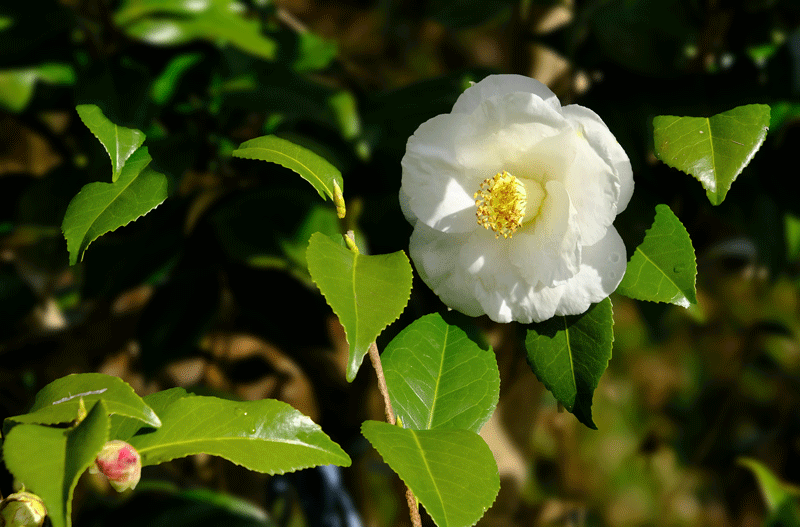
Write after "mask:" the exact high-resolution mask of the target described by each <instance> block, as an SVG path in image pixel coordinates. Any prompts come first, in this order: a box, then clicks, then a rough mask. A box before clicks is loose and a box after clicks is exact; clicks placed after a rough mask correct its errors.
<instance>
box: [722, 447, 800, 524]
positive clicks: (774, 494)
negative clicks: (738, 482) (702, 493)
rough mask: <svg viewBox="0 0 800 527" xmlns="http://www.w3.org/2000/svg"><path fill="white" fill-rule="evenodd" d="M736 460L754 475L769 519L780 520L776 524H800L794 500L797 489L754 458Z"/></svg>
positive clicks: (798, 511)
mask: <svg viewBox="0 0 800 527" xmlns="http://www.w3.org/2000/svg"><path fill="white" fill-rule="evenodd" d="M736 461H737V463H738V464H739V465H741V466H743V467H745V468H748V469H750V471H751V472H752V473H753V475H754V476H755V477H756V481H758V486H759V487H760V488H761V495H762V496H763V497H764V501H765V502H766V504H767V510H768V511H769V512H770V514H769V516H770V518H769V519H771V520H773V522H775V520H782V522H775V523H776V524H777V525H792V526H796V525H800V510H798V507H797V503H796V501H795V500H796V498H797V496H798V489H797V488H794V487H791V486H790V485H788V484H786V483H784V482H782V481H780V480H779V479H778V478H777V477H776V476H775V474H773V472H772V471H771V470H770V469H769V468H767V467H766V466H765V465H764V464H763V463H761V462H760V461H758V460H756V459H753V458H748V457H740V458H738V459H737V460H736ZM773 522H770V521H768V522H767V524H768V525H771V524H772V523H773Z"/></svg>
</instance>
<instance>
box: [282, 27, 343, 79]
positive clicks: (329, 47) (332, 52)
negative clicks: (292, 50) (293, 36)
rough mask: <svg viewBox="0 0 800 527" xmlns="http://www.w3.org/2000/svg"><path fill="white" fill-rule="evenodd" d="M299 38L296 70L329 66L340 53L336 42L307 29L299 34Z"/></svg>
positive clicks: (318, 68)
mask: <svg viewBox="0 0 800 527" xmlns="http://www.w3.org/2000/svg"><path fill="white" fill-rule="evenodd" d="M297 38H298V40H299V42H298V50H297V59H295V61H294V64H292V66H293V67H294V69H295V71H311V70H320V69H322V68H325V67H326V66H328V64H330V63H331V61H332V60H333V59H334V58H335V57H336V53H338V49H337V45H336V42H335V41H333V40H328V39H326V38H322V37H320V36H319V35H316V34H314V33H312V32H310V31H305V32H303V33H300V34H299V35H297Z"/></svg>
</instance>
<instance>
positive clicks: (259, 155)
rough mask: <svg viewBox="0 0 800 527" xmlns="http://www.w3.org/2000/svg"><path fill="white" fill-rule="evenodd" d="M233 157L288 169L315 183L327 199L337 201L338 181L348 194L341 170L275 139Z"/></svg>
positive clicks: (258, 141) (250, 144)
mask: <svg viewBox="0 0 800 527" xmlns="http://www.w3.org/2000/svg"><path fill="white" fill-rule="evenodd" d="M233 156H234V157H241V158H244V159H258V160H261V161H268V162H270V163H277V164H279V165H281V166H282V167H286V168H288V169H289V170H292V171H294V172H296V173H297V174H298V175H299V176H300V177H302V178H303V179H305V180H306V181H308V182H309V183H311V185H312V186H313V187H314V188H315V189H317V192H319V195H320V197H321V198H323V199H326V198H330V199H333V183H334V181H335V182H336V183H337V184H338V185H339V188H340V189H342V190H344V182H343V181H342V173H341V172H339V169H337V168H336V167H335V166H333V165H331V164H330V163H328V162H327V161H326V160H325V159H323V158H322V157H320V156H318V155H317V154H315V153H314V152H312V151H311V150H309V149H307V148H303V147H302V146H300V145H296V144H294V143H292V142H291V141H287V140H286V139H281V138H280V137H276V136H274V135H267V136H264V137H256V138H255V139H251V140H249V141H245V142H244V143H242V144H241V145H239V148H237V149H236V150H234V151H233Z"/></svg>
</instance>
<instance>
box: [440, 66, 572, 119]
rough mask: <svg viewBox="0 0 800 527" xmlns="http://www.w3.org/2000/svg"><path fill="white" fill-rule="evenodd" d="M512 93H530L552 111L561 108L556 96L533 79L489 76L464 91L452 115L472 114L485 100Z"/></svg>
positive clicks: (519, 76) (518, 76) (516, 76)
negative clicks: (550, 107) (551, 108)
mask: <svg viewBox="0 0 800 527" xmlns="http://www.w3.org/2000/svg"><path fill="white" fill-rule="evenodd" d="M514 92H521V93H532V94H534V95H536V96H537V97H538V98H539V99H541V100H543V101H544V102H546V103H547V104H548V105H549V106H552V107H553V108H554V109H556V110H557V109H559V108H561V103H560V102H558V97H556V94H555V93H553V92H552V91H550V88H548V87H547V86H545V85H544V84H542V83H541V82H539V81H537V80H535V79H531V78H530V77H524V76H522V75H490V76H488V77H486V78H485V79H483V80H482V81H480V82H478V83H476V84H474V85H472V86H470V87H469V88H467V89H466V90H464V93H462V94H461V95H460V96H459V97H458V100H457V101H456V104H455V105H454V106H453V113H472V112H473V111H475V109H476V108H477V107H478V106H479V105H480V104H481V102H483V101H485V100H486V99H488V98H490V97H498V96H502V95H508V94H509V93H514Z"/></svg>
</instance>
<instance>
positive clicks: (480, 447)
mask: <svg viewBox="0 0 800 527" xmlns="http://www.w3.org/2000/svg"><path fill="white" fill-rule="evenodd" d="M361 433H362V434H364V437H366V438H367V439H368V440H369V442H370V443H372V446H373V447H375V450H377V451H378V453H379V454H380V455H381V456H383V460H384V461H386V463H387V464H388V465H389V466H390V467H391V468H392V470H394V471H395V472H397V474H398V475H399V476H400V479H402V480H403V482H404V483H405V484H406V485H407V486H408V488H410V489H411V490H412V491H413V492H414V495H415V496H416V497H417V499H418V500H419V501H420V503H422V504H423V505H424V506H425V510H427V511H428V514H430V515H431V518H433V521H434V522H436V525H438V526H439V527H468V526H470V525H475V523H476V522H477V521H478V520H479V519H480V518H481V516H483V514H484V513H485V512H486V510H487V509H488V508H489V507H490V506H491V505H492V503H493V502H494V500H495V498H496V497H497V493H498V491H499V490H500V477H499V475H498V472H497V464H496V463H495V460H494V457H493V456H492V452H491V450H489V447H488V446H487V445H486V443H485V442H484V441H483V439H482V438H481V436H479V435H478V434H476V433H475V432H471V431H469V430H420V431H416V430H408V429H405V428H401V427H399V426H393V425H390V424H388V423H380V422H378V421H365V422H364V423H363V424H362V425H361Z"/></svg>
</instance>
